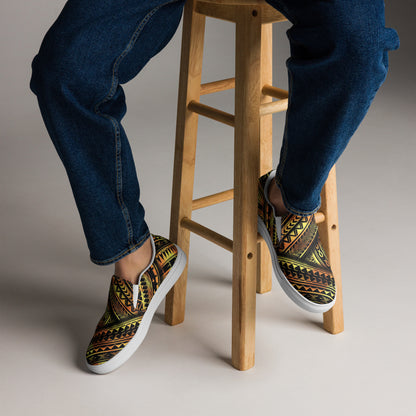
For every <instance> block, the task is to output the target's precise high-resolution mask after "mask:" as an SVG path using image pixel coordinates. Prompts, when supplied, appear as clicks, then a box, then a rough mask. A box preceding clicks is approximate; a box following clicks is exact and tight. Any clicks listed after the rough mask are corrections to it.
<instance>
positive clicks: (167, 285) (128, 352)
mask: <svg viewBox="0 0 416 416" xmlns="http://www.w3.org/2000/svg"><path fill="white" fill-rule="evenodd" d="M176 248H177V249H178V255H177V257H176V260H175V264H174V265H173V267H172V269H171V270H170V271H169V273H168V274H167V276H166V277H165V278H164V280H163V282H162V283H161V285H160V286H159V288H158V289H157V291H156V293H155V295H154V296H153V298H152V300H151V301H150V303H149V306H148V308H147V311H146V312H145V313H144V315H143V318H142V321H141V323H140V325H139V328H138V329H137V332H136V333H135V334H134V336H133V338H132V339H131V340H130V342H129V343H128V344H127V345H126V346H125V347H124V348H123V349H122V350H121V351H120V352H119V353H117V354H116V355H115V356H114V357H113V358H111V359H110V360H108V361H107V362H105V363H104V364H99V365H91V364H89V363H88V362H87V361H85V363H86V365H87V368H88V369H89V370H90V371H92V372H93V373H96V374H107V373H110V372H111V371H114V370H116V369H117V368H119V367H120V366H121V365H122V364H124V363H125V362H126V361H127V360H128V359H129V358H130V357H131V356H132V355H133V354H134V352H135V351H136V350H137V348H139V346H140V344H141V343H142V342H143V340H144V338H145V337H146V334H147V331H148V330H149V327H150V324H151V322H152V319H153V315H154V313H155V312H156V310H157V308H158V306H159V305H160V303H161V302H162V300H163V299H164V298H165V296H166V295H167V294H168V292H169V291H170V289H171V288H172V287H173V285H174V284H175V283H176V281H177V280H178V279H179V277H180V276H181V274H182V272H183V270H184V268H185V266H186V254H185V253H184V252H183V250H182V249H181V248H180V247H178V246H176Z"/></svg>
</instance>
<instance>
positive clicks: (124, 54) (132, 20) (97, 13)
mask: <svg viewBox="0 0 416 416" xmlns="http://www.w3.org/2000/svg"><path fill="white" fill-rule="evenodd" d="M184 4H185V0H171V1H168V0H146V1H137V0H118V1H114V0H89V1H84V0H69V1H68V2H67V3H66V4H65V7H64V9H63V10H62V12H61V14H60V15H59V17H58V18H57V20H56V21H55V22H54V24H53V25H52V27H51V28H50V29H49V31H48V32H47V34H46V36H45V38H44V40H43V42H42V45H41V47H40V51H39V53H38V54H37V55H36V56H35V58H34V60H33V63H32V79H31V83H30V87H31V89H32V91H33V92H34V93H35V94H36V95H37V97H38V102H39V106H40V109H41V113H42V116H43V119H44V121H45V124H46V127H47V130H48V132H49V135H50V137H51V139H52V141H53V143H54V145H55V148H56V150H57V153H58V154H59V157H60V158H61V160H62V162H63V164H64V166H65V169H66V171H67V174H68V178H69V181H70V184H71V188H72V192H73V194H74V197H75V201H76V204H77V208H78V211H79V214H80V217H81V222H82V226H83V230H84V233H85V237H86V240H87V244H88V248H89V251H90V258H91V260H92V261H93V262H94V263H96V264H110V263H113V262H115V261H117V260H119V259H120V258H122V257H124V256H126V255H127V254H129V253H130V252H132V251H134V250H136V249H137V248H139V247H140V246H141V245H142V244H143V243H144V242H145V240H146V239H147V238H148V237H149V228H148V226H147V224H146V222H145V220H144V214H145V212H144V208H143V206H142V204H141V203H140V188H139V183H138V180H137V175H136V168H135V164H134V161H133V156H132V153H131V149H130V145H129V142H128V140H127V137H126V134H125V132H124V130H123V127H122V126H121V124H120V122H121V120H122V118H123V116H124V115H125V112H126V103H125V97H124V92H123V88H122V87H121V86H120V84H123V83H126V82H127V81H129V80H131V79H132V78H133V77H134V76H136V75H137V74H138V73H139V72H140V70H141V69H142V68H143V67H144V66H145V65H146V63H147V62H148V61H149V60H150V59H151V58H152V57H153V56H154V55H156V54H157V53H158V52H159V51H160V50H161V49H163V48H164V46H166V44H167V43H168V42H169V40H170V39H171V38H172V36H173V35H174V33H175V31H176V29H177V27H178V25H179V22H180V19H181V16H182V12H183V6H184Z"/></svg>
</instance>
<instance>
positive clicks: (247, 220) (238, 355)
mask: <svg viewBox="0 0 416 416" xmlns="http://www.w3.org/2000/svg"><path fill="white" fill-rule="evenodd" d="M252 9H253V8H252V7H245V6H241V7H240V8H239V9H238V10H237V11H236V14H237V16H236V56H235V140H234V222H233V241H234V243H233V301H232V364H233V366H234V367H236V368H237V369H239V370H247V369H249V368H251V367H252V366H253V365H254V346H255V318H256V317H255V314H256V272H257V253H256V251H257V178H258V174H259V171H260V166H259V165H260V161H259V159H260V154H259V148H260V112H259V105H260V56H261V55H260V51H261V24H260V17H259V14H260V11H259V13H258V14H256V15H254V14H253V13H252V12H253V10H252Z"/></svg>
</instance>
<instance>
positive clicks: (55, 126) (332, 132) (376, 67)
mask: <svg viewBox="0 0 416 416" xmlns="http://www.w3.org/2000/svg"><path fill="white" fill-rule="evenodd" d="M185 1H186V0H170V1H168V0H147V1H138V0H118V1H117V2H115V1H113V0H100V1H98V0H89V1H88V2H86V1H84V0H68V1H67V3H66V4H65V7H64V9H63V10H62V12H61V14H60V15H59V17H58V18H57V20H56V21H55V22H54V24H53V25H52V27H51V28H50V29H49V31H48V32H47V34H46V35H45V38H44V40H43V42H42V45H41V47H40V50H39V53H38V54H37V55H36V56H35V58H34V60H33V62H32V78H31V83H30V87H31V89H32V91H33V92H34V93H35V94H36V95H37V98H38V102H39V107H40V110H41V113H42V116H43V119H44V122H45V125H46V127H47V130H48V133H49V135H50V137H51V139H52V142H53V144H54V146H55V148H56V151H57V153H58V155H59V157H60V158H61V160H62V162H63V165H64V167H65V169H66V172H67V174H68V178H69V181H70V184H71V188H72V192H73V194H74V198H75V202H76V204H77V208H78V211H79V214H80V218H81V222H82V226H83V230H84V233H85V237H86V240H87V244H88V248H89V250H90V258H91V260H92V261H93V262H94V263H96V264H110V263H114V262H116V261H117V260H119V259H120V258H122V257H124V256H126V255H127V254H129V253H131V252H132V251H134V250H136V249H137V248H139V247H140V246H141V245H142V244H143V243H144V241H145V240H146V239H147V237H148V236H149V228H148V226H147V224H146V222H145V219H144V208H143V206H142V205H141V203H140V188H139V183H138V180H137V176H136V169H135V165H134V161H133V156H132V153H131V149H130V146H129V142H128V139H127V137H126V134H125V132H124V130H123V127H122V126H121V120H122V118H123V116H124V115H125V112H126V104H125V97H124V92H123V89H122V87H121V84H124V83H126V82H128V81H129V80H131V79H132V78H133V77H135V76H136V75H137V74H138V73H139V72H140V71H141V69H142V68H143V67H144V66H145V65H146V63H147V62H148V61H149V60H150V59H151V58H152V57H153V56H155V55H156V54H157V53H158V52H160V51H161V50H162V49H163V48H164V47H165V46H166V44H167V43H168V42H169V41H170V39H171V38H172V36H173V35H174V33H175V32H176V29H177V27H178V25H179V22H180V19H181V16H182V12H183V6H184V4H185ZM266 1H268V2H269V3H270V4H271V5H273V6H274V7H276V8H277V9H278V10H280V11H282V12H283V13H284V14H285V15H286V16H287V17H288V19H289V20H290V21H291V22H292V23H293V26H292V27H291V28H290V29H289V30H288V32H287V34H288V37H289V41H290V46H291V57H290V58H289V59H288V61H287V67H288V75H289V110H288V112H287V116H286V127H285V134H284V141H283V146H282V151H281V159H280V162H279V166H278V174H277V183H278V186H280V187H281V189H282V191H283V194H284V201H285V203H286V205H287V207H288V208H289V210H290V211H291V212H293V213H311V212H314V211H316V210H317V208H318V207H319V205H320V198H319V193H320V190H321V187H322V185H323V183H324V181H325V179H326V177H327V175H328V172H329V170H330V168H331V167H332V165H333V164H334V163H335V161H336V160H337V159H338V157H339V155H340V154H341V153H342V151H343V149H344V148H345V146H346V145H347V142H348V140H349V139H350V137H351V136H352V134H353V133H354V131H355V129H356V128H357V126H358V124H359V123H360V121H361V120H362V118H363V117H364V115H365V113H366V111H367V109H368V107H369V105H370V103H371V101H372V99H373V97H374V95H375V93H376V91H377V89H378V88H379V86H380V85H381V83H382V82H383V81H384V78H385V76H386V72H387V50H389V49H390V50H391V49H395V48H397V47H398V37H397V34H396V32H395V31H393V30H392V29H386V28H385V27H384V3H383V1H382V0H266Z"/></svg>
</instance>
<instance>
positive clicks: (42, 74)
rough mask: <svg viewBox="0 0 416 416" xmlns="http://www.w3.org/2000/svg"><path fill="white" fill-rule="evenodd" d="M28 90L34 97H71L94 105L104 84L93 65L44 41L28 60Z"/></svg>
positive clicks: (48, 41) (71, 51)
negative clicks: (29, 75)
mask: <svg viewBox="0 0 416 416" xmlns="http://www.w3.org/2000/svg"><path fill="white" fill-rule="evenodd" d="M101 84H103V87H101ZM107 88H108V87H107ZM30 89H31V90H32V91H33V92H34V93H35V94H36V95H44V96H46V95H48V96H50V95H51V94H52V95H64V96H67V97H69V96H73V97H76V98H77V99H80V100H81V101H85V99H87V100H91V102H94V100H95V98H94V97H96V96H98V95H99V94H103V91H104V82H103V81H102V77H100V75H99V74H98V72H97V68H96V66H95V65H94V64H93V63H91V62H85V60H83V59H82V58H81V59H80V56H79V54H77V52H76V51H74V50H73V49H71V48H70V47H68V46H67V47H63V46H60V45H59V42H55V41H54V40H47V39H45V41H44V43H43V44H42V46H41V49H40V51H39V53H38V54H37V55H36V56H35V57H34V59H33V61H32V75H31V79H30ZM84 96H86V97H84ZM84 98H85V99H84Z"/></svg>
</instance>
